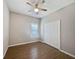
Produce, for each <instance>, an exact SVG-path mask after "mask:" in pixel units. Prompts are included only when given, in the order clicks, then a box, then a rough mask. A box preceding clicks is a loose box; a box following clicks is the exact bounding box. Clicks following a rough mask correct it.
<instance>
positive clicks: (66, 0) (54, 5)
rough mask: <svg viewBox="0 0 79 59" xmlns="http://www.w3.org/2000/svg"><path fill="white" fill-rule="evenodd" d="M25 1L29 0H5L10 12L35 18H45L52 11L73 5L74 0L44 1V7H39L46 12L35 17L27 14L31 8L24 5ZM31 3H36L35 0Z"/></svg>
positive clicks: (29, 13)
mask: <svg viewBox="0 0 79 59" xmlns="http://www.w3.org/2000/svg"><path fill="white" fill-rule="evenodd" d="M26 1H31V0H6V2H7V4H8V7H9V9H10V11H12V12H17V13H20V14H24V15H29V16H33V17H37V18H40V17H43V16H46V15H48V14H50V13H52V12H54V11H57V10H59V9H60V8H63V7H65V6H67V5H69V4H71V3H74V0H45V3H44V5H42V6H41V7H44V8H46V9H47V11H41V12H40V13H39V14H38V15H37V14H35V13H34V12H32V11H31V12H28V11H29V10H32V7H31V6H29V5H27V4H26V3H25V2H26ZM33 1H36V0H32V1H31V2H33ZM32 4H33V3H32Z"/></svg>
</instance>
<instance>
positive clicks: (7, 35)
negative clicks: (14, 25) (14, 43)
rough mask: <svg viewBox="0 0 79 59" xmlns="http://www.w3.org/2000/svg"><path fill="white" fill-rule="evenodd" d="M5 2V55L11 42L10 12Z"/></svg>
mask: <svg viewBox="0 0 79 59" xmlns="http://www.w3.org/2000/svg"><path fill="white" fill-rule="evenodd" d="M3 2H4V3H3V55H5V54H6V51H7V49H8V41H9V10H8V7H7V4H6V3H5V1H3Z"/></svg>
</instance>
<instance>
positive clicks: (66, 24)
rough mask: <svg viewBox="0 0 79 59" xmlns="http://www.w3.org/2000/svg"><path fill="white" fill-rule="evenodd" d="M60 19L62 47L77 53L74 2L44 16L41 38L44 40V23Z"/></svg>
mask: <svg viewBox="0 0 79 59" xmlns="http://www.w3.org/2000/svg"><path fill="white" fill-rule="evenodd" d="M56 20H60V23H61V24H60V34H61V35H60V36H61V37H60V43H61V44H60V46H61V49H62V50H64V51H66V52H68V53H70V54H72V55H75V6H74V3H73V4H71V5H69V6H66V7H65V8H62V9H60V10H58V11H56V12H54V13H51V14H50V15H48V16H45V17H43V18H42V21H41V22H42V23H41V38H42V40H43V41H44V30H43V29H44V27H43V26H44V24H46V23H49V22H53V21H56Z"/></svg>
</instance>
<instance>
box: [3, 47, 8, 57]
mask: <svg viewBox="0 0 79 59" xmlns="http://www.w3.org/2000/svg"><path fill="white" fill-rule="evenodd" d="M7 50H8V47H7V48H6V51H5V53H4V55H3V58H4V57H5V55H6V53H7Z"/></svg>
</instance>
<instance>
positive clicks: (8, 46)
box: [8, 40, 40, 47]
mask: <svg viewBox="0 0 79 59" xmlns="http://www.w3.org/2000/svg"><path fill="white" fill-rule="evenodd" d="M39 41H40V40H36V41H29V42H23V43H17V44H13V45H9V46H8V47H13V46H18V45H23V44H29V43H33V42H39Z"/></svg>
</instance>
